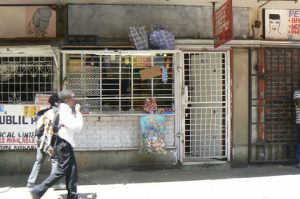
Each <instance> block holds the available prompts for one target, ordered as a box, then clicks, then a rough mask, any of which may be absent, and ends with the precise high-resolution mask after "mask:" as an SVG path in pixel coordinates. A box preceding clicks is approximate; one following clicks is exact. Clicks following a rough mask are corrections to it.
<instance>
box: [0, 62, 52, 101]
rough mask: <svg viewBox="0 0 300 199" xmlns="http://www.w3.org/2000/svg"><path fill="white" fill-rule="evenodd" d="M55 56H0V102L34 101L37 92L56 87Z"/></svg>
mask: <svg viewBox="0 0 300 199" xmlns="http://www.w3.org/2000/svg"><path fill="white" fill-rule="evenodd" d="M53 59H54V58H53V57H44V56H28V57H19V56H9V57H0V103H5V104H6V103H11V104H16V103H33V102H34V99H35V95H36V94H37V93H43V94H51V93H52V92H53V91H54V89H53V87H54V60H53Z"/></svg>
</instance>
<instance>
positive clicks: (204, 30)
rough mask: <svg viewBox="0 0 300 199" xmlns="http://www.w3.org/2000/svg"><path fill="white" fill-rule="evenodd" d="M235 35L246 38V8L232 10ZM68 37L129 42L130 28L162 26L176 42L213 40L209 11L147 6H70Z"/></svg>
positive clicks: (185, 7)
mask: <svg viewBox="0 0 300 199" xmlns="http://www.w3.org/2000/svg"><path fill="white" fill-rule="evenodd" d="M233 12H234V17H233V19H234V22H233V23H234V35H235V37H236V38H244V39H246V38H247V37H248V24H249V17H248V8H234V11H233ZM68 15H69V16H68V30H69V34H71V35H97V36H99V37H101V38H128V27H129V26H140V25H145V26H146V27H147V29H148V30H150V27H151V25H153V24H162V25H164V26H165V27H167V29H169V30H170V31H172V32H173V33H174V35H175V37H176V38H198V39H199V38H201V39H207V38H212V7H206V6H201V7H197V6H146V5H70V6H69V7H68Z"/></svg>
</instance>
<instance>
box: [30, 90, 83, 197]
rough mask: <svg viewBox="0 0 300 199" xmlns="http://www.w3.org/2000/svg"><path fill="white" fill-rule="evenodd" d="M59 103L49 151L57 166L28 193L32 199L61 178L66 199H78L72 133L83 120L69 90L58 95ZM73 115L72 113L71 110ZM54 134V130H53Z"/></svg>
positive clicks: (76, 130) (80, 126)
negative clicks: (73, 110) (65, 191)
mask: <svg viewBox="0 0 300 199" xmlns="http://www.w3.org/2000/svg"><path fill="white" fill-rule="evenodd" d="M58 96H59V98H60V100H61V103H60V105H59V110H58V117H56V118H58V119H57V120H58V122H56V121H57V120H55V121H54V126H55V128H54V129H56V124H55V123H58V124H57V129H58V130H57V136H53V139H52V141H51V146H52V148H51V149H50V150H49V153H50V154H51V155H53V154H56V155H57V158H58V166H57V167H56V168H55V171H54V172H52V173H51V174H50V176H48V177H47V178H46V179H45V180H44V181H43V182H42V183H41V184H39V185H36V186H34V187H33V189H32V190H31V191H30V193H31V196H32V198H34V199H39V198H41V197H42V196H43V195H44V194H45V193H46V191H47V190H48V188H49V187H51V186H52V185H53V184H55V183H56V182H57V181H58V180H59V179H61V178H62V177H63V176H65V177H66V189H67V191H68V194H67V199H78V195H77V182H78V174H77V163H76V158H75V155H74V151H73V147H74V146H75V141H74V133H75V132H79V131H81V129H82V125H83V119H82V114H81V113H80V105H79V104H76V101H75V95H74V93H73V92H72V91H70V90H63V91H61V92H60V93H59V94H58ZM73 107H74V108H75V113H74V114H73V113H72V108H73ZM54 133H55V130H54Z"/></svg>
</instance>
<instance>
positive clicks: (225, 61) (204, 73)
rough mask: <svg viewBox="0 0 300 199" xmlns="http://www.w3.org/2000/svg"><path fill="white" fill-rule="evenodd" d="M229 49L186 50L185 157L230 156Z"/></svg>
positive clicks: (187, 159) (219, 157)
mask: <svg viewBox="0 0 300 199" xmlns="http://www.w3.org/2000/svg"><path fill="white" fill-rule="evenodd" d="M228 55H229V53H228V52H184V53H183V56H184V58H183V60H184V71H183V73H184V75H183V78H184V80H183V82H184V94H185V109H184V111H185V112H184V115H183V120H184V127H185V135H184V144H183V145H184V148H183V150H184V156H183V161H203V160H209V159H226V158H228V145H229V143H228V141H229V138H228V132H229V129H230V117H229V115H230V108H229V104H230V103H229V100H230V98H229V93H230V86H229V82H230V81H229V78H230V75H229V74H230V73H229V68H230V67H229V56H228Z"/></svg>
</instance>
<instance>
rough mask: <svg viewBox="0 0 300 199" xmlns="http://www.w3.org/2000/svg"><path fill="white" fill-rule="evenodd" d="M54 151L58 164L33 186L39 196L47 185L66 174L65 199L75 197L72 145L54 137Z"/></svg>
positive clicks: (74, 164) (46, 188)
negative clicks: (41, 180)
mask: <svg viewBox="0 0 300 199" xmlns="http://www.w3.org/2000/svg"><path fill="white" fill-rule="evenodd" d="M56 139H57V140H56V145H55V146H56V147H55V151H56V154H57V159H58V165H57V167H56V168H55V170H54V171H53V172H52V173H51V174H50V176H48V177H47V178H46V179H45V180H44V181H43V182H42V183H41V184H39V185H36V186H34V187H33V190H32V191H33V192H35V193H36V194H37V195H38V196H39V197H42V196H43V195H44V194H45V193H46V191H47V190H48V188H49V187H51V186H52V185H54V184H55V183H56V182H57V181H59V180H60V179H61V178H62V177H64V176H66V188H67V191H68V196H67V199H77V198H78V196H77V182H78V175H77V163H76V158H75V155H74V151H73V148H72V146H71V145H70V144H69V143H68V142H67V141H65V140H63V139H61V138H59V137H57V138H56Z"/></svg>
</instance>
